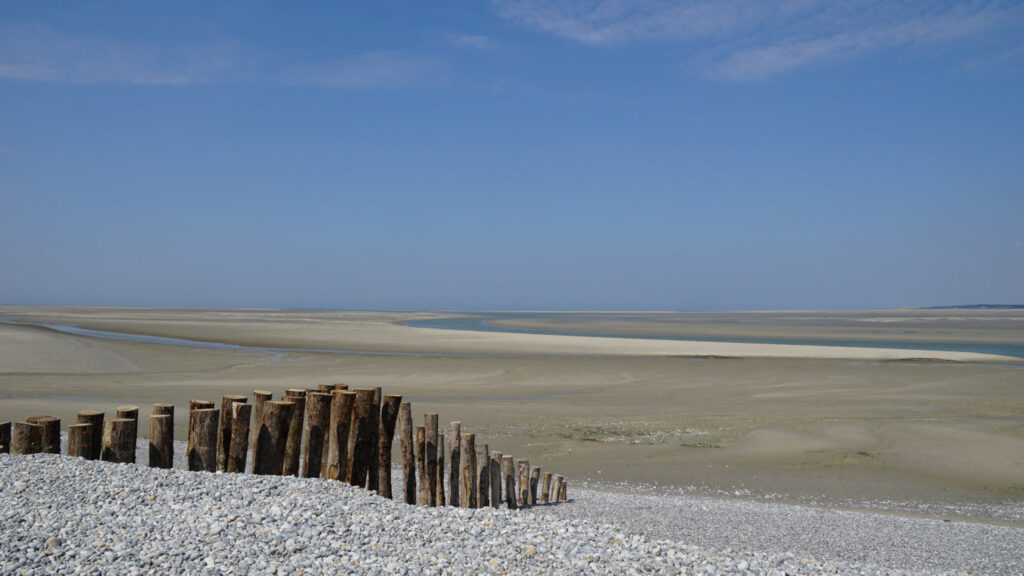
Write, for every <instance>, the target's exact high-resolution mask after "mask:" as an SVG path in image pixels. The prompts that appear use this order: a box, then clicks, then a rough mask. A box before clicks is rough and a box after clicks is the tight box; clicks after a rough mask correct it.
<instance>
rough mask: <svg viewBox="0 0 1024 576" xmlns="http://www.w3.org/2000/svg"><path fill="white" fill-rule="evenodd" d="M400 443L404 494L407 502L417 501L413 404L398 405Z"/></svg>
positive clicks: (413, 502)
mask: <svg viewBox="0 0 1024 576" xmlns="http://www.w3.org/2000/svg"><path fill="white" fill-rule="evenodd" d="M398 443H399V445H400V446H401V448H402V491H401V492H402V495H403V496H404V498H405V503H406V504H415V503H416V456H415V454H414V452H413V446H414V444H413V437H412V406H410V405H409V403H408V402H402V404H401V405H400V406H399V407H398Z"/></svg>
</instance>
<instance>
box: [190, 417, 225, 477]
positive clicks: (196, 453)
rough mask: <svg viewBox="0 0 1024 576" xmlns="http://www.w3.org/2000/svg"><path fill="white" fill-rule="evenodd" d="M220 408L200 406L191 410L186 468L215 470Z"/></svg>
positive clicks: (206, 470)
mask: <svg viewBox="0 0 1024 576" xmlns="http://www.w3.org/2000/svg"><path fill="white" fill-rule="evenodd" d="M219 413H220V410H218V409H216V408H200V409H198V410H193V411H192V429H191V430H189V434H188V437H189V438H190V439H191V442H192V443H191V444H189V446H188V453H187V454H188V469H189V470H193V471H200V470H201V471H205V472H216V471H217V420H218V416H219Z"/></svg>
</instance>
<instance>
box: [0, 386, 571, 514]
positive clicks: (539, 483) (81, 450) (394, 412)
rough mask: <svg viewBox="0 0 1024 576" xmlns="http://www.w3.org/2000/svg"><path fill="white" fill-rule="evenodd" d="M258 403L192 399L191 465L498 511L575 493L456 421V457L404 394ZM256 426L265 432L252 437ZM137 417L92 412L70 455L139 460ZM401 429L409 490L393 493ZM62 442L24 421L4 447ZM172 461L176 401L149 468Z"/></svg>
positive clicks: (50, 426) (47, 425)
mask: <svg viewBox="0 0 1024 576" xmlns="http://www.w3.org/2000/svg"><path fill="white" fill-rule="evenodd" d="M248 400H249V399H248V397H246V396H242V395H235V394H227V395H224V397H223V399H222V401H221V406H220V408H219V409H218V408H216V407H215V406H214V402H212V401H208V400H192V401H191V402H190V405H189V419H188V452H187V466H188V469H189V470H203V471H207V472H216V471H221V472H244V471H245V470H246V464H247V462H246V460H247V458H248V454H249V452H250V448H251V453H252V462H251V467H250V468H249V470H250V472H252V473H253V474H267V475H285V476H302V477H303V478H324V479H328V480H341V481H345V482H348V483H350V484H352V485H354V486H358V487H361V488H368V489H370V490H374V491H376V492H378V493H379V494H380V495H381V496H383V497H385V498H394V499H396V500H398V499H402V500H404V501H405V502H406V503H407V504H420V505H424V506H444V505H445V504H447V505H449V506H459V507H462V508H484V507H488V506H490V507H494V508H497V507H498V506H500V505H501V502H502V501H503V500H504V501H505V503H506V505H507V506H508V507H509V508H512V509H515V508H517V507H519V506H523V505H533V504H537V503H548V502H558V501H564V500H566V497H567V494H566V492H567V488H566V482H565V478H564V477H563V476H561V475H558V474H551V473H550V472H546V473H544V475H543V478H542V477H541V468H540V467H539V466H532V467H531V466H530V463H529V461H528V460H519V461H518V463H517V464H518V466H516V463H515V462H514V460H513V458H512V456H510V455H505V454H502V453H501V452H491V451H490V450H489V446H488V445H487V444H482V445H477V444H476V435H475V434H462V430H461V424H460V423H459V422H452V423H451V435H450V436H449V438H450V439H451V442H450V444H451V445H450V446H449V448H448V450H447V452H446V451H445V436H444V434H441V433H439V431H438V415H437V414H425V415H424V425H423V426H417V427H415V429H414V428H413V425H412V408H411V406H410V404H409V403H408V402H402V397H401V396H392V395H387V396H382V395H381V389H380V388H372V389H357V390H349V389H348V386H346V385H345V384H325V385H321V386H320V387H319V388H317V389H289V390H287V391H286V392H285V394H284V396H283V397H282V398H281V400H273V394H272V393H271V392H267V391H263V390H256V391H254V392H253V401H252V403H251V404H250V403H249V401H248ZM250 419H251V420H252V428H254V429H255V432H254V433H253V434H251V436H252V437H251V442H250ZM138 422H139V408H138V407H137V406H120V407H118V408H117V411H116V417H115V418H108V419H104V413H103V412H101V411H96V410H82V411H80V412H79V413H78V422H77V423H75V424H71V425H69V426H68V446H67V454H68V455H69V456H79V457H82V458H87V459H91V460H96V459H100V460H106V461H110V462H128V463H134V462H135V445H136V440H137V438H138ZM396 424H397V428H398V438H399V444H400V447H401V453H402V486H401V489H400V490H398V491H397V492H395V493H394V494H393V493H392V486H391V449H392V445H393V441H394V434H395V428H396ZM60 443H61V440H60V419H59V418H55V417H52V416H31V417H29V418H26V419H25V421H24V422H14V423H13V424H12V423H11V422H2V423H0V452H11V453H15V454H33V453H37V452H43V453H53V454H59V453H60V448H61V447H60ZM300 455H301V458H300ZM445 455H447V456H448V466H447V472H446V466H445ZM173 461H174V405H173V404H154V405H153V414H152V416H150V419H149V465H150V466H151V467H154V468H171V467H172V464H173ZM446 477H447V483H446V482H445V479H446ZM417 479H418V481H417ZM446 484H447V486H446ZM417 486H418V489H417ZM503 486H504V488H505V490H504V491H502V487H503ZM538 490H539V491H540V495H539V497H538Z"/></svg>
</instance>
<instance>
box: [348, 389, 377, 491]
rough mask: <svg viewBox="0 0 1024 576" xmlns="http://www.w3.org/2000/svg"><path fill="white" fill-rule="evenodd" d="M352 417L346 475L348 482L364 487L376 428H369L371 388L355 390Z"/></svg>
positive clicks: (370, 422)
mask: <svg viewBox="0 0 1024 576" xmlns="http://www.w3.org/2000/svg"><path fill="white" fill-rule="evenodd" d="M355 392H356V402H355V409H354V410H353V414H352V417H353V418H354V420H353V422H352V424H351V430H350V432H349V442H348V449H349V454H348V463H349V467H348V472H347V473H346V476H347V478H348V482H349V484H351V485H353V486H358V487H360V488H365V487H366V476H367V472H368V471H369V469H370V466H369V464H370V454H371V452H372V451H371V449H370V445H371V443H373V442H374V439H375V437H376V433H375V432H376V430H371V427H372V422H373V420H372V418H371V415H370V412H371V411H372V409H373V395H374V391H373V390H372V389H367V388H363V389H359V390H356V391H355Z"/></svg>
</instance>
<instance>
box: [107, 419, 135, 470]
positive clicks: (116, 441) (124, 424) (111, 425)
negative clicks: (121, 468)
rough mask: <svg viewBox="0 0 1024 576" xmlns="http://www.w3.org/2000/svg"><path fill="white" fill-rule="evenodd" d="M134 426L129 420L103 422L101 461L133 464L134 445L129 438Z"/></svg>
mask: <svg viewBox="0 0 1024 576" xmlns="http://www.w3.org/2000/svg"><path fill="white" fill-rule="evenodd" d="M134 424H135V423H134V422H133V421H132V420H131V418H110V419H108V420H104V421H103V451H102V453H101V454H100V459H101V460H104V461H106V462H116V463H128V464H131V463H134V462H135V444H134V443H133V442H132V438H131V437H132V426H134Z"/></svg>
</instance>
